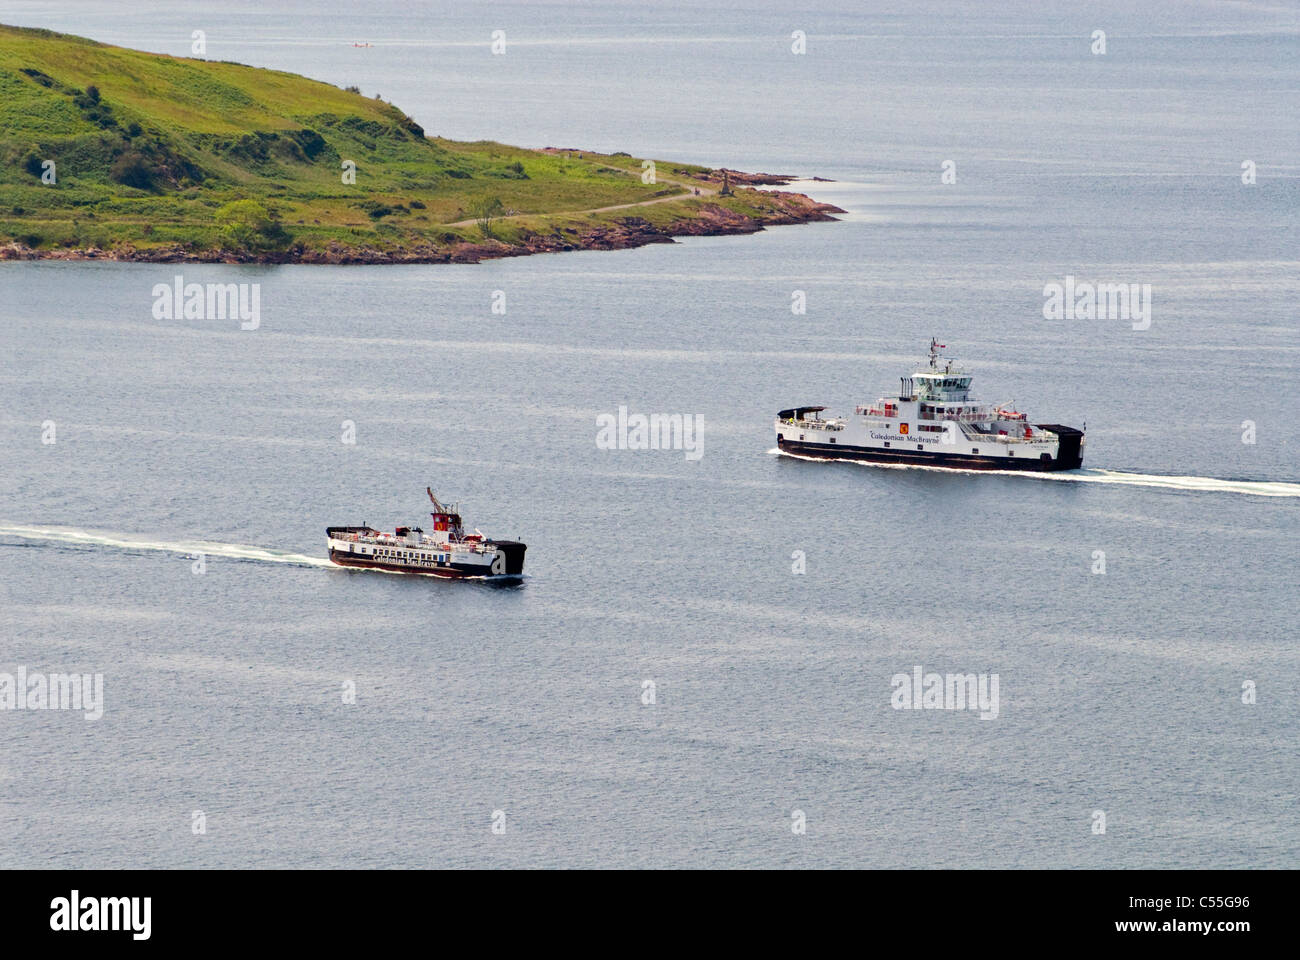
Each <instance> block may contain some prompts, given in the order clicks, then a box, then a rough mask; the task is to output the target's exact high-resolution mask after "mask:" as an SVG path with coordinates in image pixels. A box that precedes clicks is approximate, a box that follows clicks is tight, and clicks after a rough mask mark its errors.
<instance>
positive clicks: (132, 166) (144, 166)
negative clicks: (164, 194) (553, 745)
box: [108, 150, 153, 190]
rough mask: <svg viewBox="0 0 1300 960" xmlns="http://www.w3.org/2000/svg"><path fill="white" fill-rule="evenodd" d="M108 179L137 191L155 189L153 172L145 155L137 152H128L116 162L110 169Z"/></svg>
mask: <svg viewBox="0 0 1300 960" xmlns="http://www.w3.org/2000/svg"><path fill="white" fill-rule="evenodd" d="M108 177H109V179H110V180H113V181H115V182H117V183H120V184H122V185H123V186H126V187H135V188H136V189H137V190H152V189H153V171H152V170H151V169H150V168H149V163H148V161H147V160H145V158H144V155H143V154H141V153H138V152H137V151H135V150H128V151H127V152H126V153H124V154H122V155H121V156H120V157H118V158H117V159H116V160H114V161H113V165H112V166H111V167H109V169H108Z"/></svg>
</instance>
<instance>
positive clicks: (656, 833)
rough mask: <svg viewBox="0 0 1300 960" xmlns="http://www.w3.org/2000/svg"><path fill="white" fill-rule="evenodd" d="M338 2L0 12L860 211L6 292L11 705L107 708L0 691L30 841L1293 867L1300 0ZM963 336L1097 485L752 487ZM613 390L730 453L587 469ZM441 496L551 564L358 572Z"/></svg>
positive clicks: (425, 859) (11, 806)
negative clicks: (952, 703)
mask: <svg viewBox="0 0 1300 960" xmlns="http://www.w3.org/2000/svg"><path fill="white" fill-rule="evenodd" d="M330 9H331V8H330V6H329V5H325V4H319V3H309V2H306V0H290V2H283V3H274V4H268V3H251V2H246V0H240V2H225V3H220V4H217V3H210V4H201V3H194V4H173V3H164V2H130V3H119V4H102V3H91V2H66V0H41V2H39V3H37V2H32V0H6V2H5V3H4V4H3V7H2V8H0V21H2V22H8V23H17V24H23V25H31V26H42V27H49V28H52V29H56V30H62V31H68V32H73V33H78V34H82V35H86V36H90V37H92V38H94V39H97V40H101V41H105V42H110V43H116V44H122V45H127V46H132V47H138V48H143V49H147V50H153V51H159V52H167V53H173V54H177V55H188V53H189V50H190V45H191V35H192V33H193V31H195V30H203V31H204V34H205V37H206V42H207V56H208V57H209V58H211V59H226V60H236V61H240V62H243V63H249V64H254V65H257V66H265V67H274V68H278V69H283V70H289V71H294V72H298V73H303V74H307V75H309V76H313V77H317V78H320V79H323V80H327V81H330V82H333V83H337V84H340V85H347V84H357V85H358V86H360V88H361V89H362V91H363V92H364V93H366V94H375V93H378V94H380V95H382V96H383V97H384V98H385V99H387V100H391V101H392V102H394V103H396V104H397V105H399V106H400V107H401V108H402V109H404V110H405V111H406V112H408V113H409V114H411V115H412V116H413V117H414V118H415V119H416V120H417V121H418V122H419V123H421V124H422V125H423V126H424V127H425V128H426V130H428V131H429V132H430V133H436V134H438V135H442V136H448V137H453V138H457V139H495V140H500V141H504V142H507V143H516V144H521V145H526V146H535V147H543V146H548V145H551V146H566V147H577V148H587V149H596V150H603V151H613V150H626V151H628V152H630V153H632V154H633V155H635V156H649V157H656V158H661V159H665V160H670V161H671V160H679V161H691V162H695V163H703V164H709V165H726V166H730V167H733V168H737V169H742V170H763V171H770V172H776V173H789V174H796V175H799V176H800V177H806V178H811V177H822V178H827V180H829V181H831V182H811V181H809V182H806V183H802V184H800V185H799V186H798V189H803V190H806V191H807V192H809V193H810V194H811V195H812V196H814V197H816V198H818V199H821V200H825V201H828V202H831V203H835V204H837V205H839V206H841V207H843V208H844V209H845V210H847V211H848V213H847V214H846V215H845V216H843V217H842V218H841V219H840V220H839V221H838V222H834V223H822V224H813V225H803V226H788V227H779V228H773V229H770V230H767V231H765V232H762V233H760V234H757V235H754V236H749V237H725V238H698V239H687V240H683V241H681V242H679V243H676V244H671V245H658V246H652V247H647V248H643V249H639V250H629V251H619V252H589V253H565V254H557V255H545V256H536V257H527V258H520V259H514V260H506V261H495V262H485V263H481V264H477V265H460V266H404V267H393V266H388V267H357V266H349V267H324V266H285V267H236V266H219V265H211V266H189V265H186V266H184V267H183V268H181V267H176V266H172V265H148V264H117V263H105V262H30V263H4V264H0V335H2V338H3V339H2V341H0V343H2V345H3V354H2V356H3V367H2V369H0V609H2V611H3V615H2V616H0V674H4V673H8V674H15V673H16V671H18V670H19V669H20V668H21V669H25V670H26V671H28V672H29V673H33V672H44V673H49V672H60V671H76V672H81V673H86V674H92V675H93V674H102V676H103V683H104V703H103V715H102V717H101V718H100V719H98V720H93V721H88V720H86V719H85V718H84V716H83V715H82V714H81V713H78V712H74V711H70V710H44V711H40V710H30V709H27V710H0V850H3V851H4V854H3V857H0V865H3V866H9V867H43V866H51V867H52V866H62V867H254V866H256V867H441V866H451V867H471V866H491V867H705V866H707V867H909V868H910V867H1126V868H1129V867H1289V866H1295V865H1296V863H1297V855H1298V854H1300V821H1298V818H1297V809H1298V808H1300V807H1298V800H1297V791H1298V789H1300V721H1298V719H1297V704H1298V703H1300V648H1298V645H1297V636H1296V620H1297V616H1296V603H1297V599H1296V598H1297V593H1298V591H1297V535H1298V534H1300V463H1298V462H1297V461H1298V460H1300V404H1298V403H1297V401H1296V390H1297V388H1298V387H1300V378H1298V376H1297V374H1298V372H1300V323H1298V321H1297V311H1296V304H1297V302H1298V300H1300V269H1298V268H1300V255H1298V254H1297V251H1298V250H1300V245H1298V243H1297V241H1298V239H1300V237H1298V235H1297V220H1298V215H1297V211H1298V210H1300V161H1298V159H1297V158H1298V157H1300V123H1298V122H1297V117H1300V97H1298V96H1297V91H1298V89H1300V69H1298V68H1300V12H1298V11H1297V8H1296V6H1295V5H1293V4H1283V3H1277V4H1267V3H1233V4H1216V3H1197V2H1188V3H1173V2H1167V0H1162V2H1156V3H1151V4H1146V3H1143V4H1132V3H1129V2H1123V3H1121V2H1116V0H1108V2H1102V3H1092V4H1076V3H1069V2H1050V3H1040V2H1013V3H998V4H991V3H983V2H960V3H937V2H916V0H891V2H887V3H877V2H868V3H847V2H845V3H839V4H835V3H828V2H824V0H818V2H814V3H811V4H808V5H805V6H802V7H800V8H798V9H796V8H795V7H793V6H791V5H790V4H788V3H784V2H755V0H743V2H740V3H736V4H722V5H720V4H713V3H699V4H687V3H683V2H681V0H669V2H667V3H654V4H646V3H642V2H639V0H637V2H631V0H627V2H595V3H568V2H547V3H532V2H528V3H525V2H514V3H493V4H463V3H436V4H435V3H430V4H423V3H421V4H412V3H397V2H392V0H372V2H369V3H366V4H361V5H357V4H338V5H336V10H337V12H333V13H331V12H328V11H329V10H330ZM497 30H500V31H504V35H505V44H506V46H505V52H504V54H496V55H494V54H493V53H492V52H491V49H490V43H491V39H492V33H493V31H497ZM1098 30H1100V31H1103V32H1104V33H1105V45H1106V46H1105V52H1104V53H1095V52H1093V51H1094V48H1095V46H1096V40H1095V39H1094V31H1098ZM796 31H803V35H804V38H805V43H806V50H805V52H803V53H796V52H794V50H793V49H792V47H794V46H795V45H796V44H797V43H798V40H797V39H796V38H794V37H793V36H792V35H793V34H794V33H795V32H796ZM354 43H369V44H371V46H368V47H366V46H360V47H357V46H353V44H354ZM107 86H108V85H104V92H105V95H106V96H108V95H109V90H108V89H107ZM1243 165H1246V166H1245V167H1244V166H1243ZM1252 170H1253V172H1254V175H1253V177H1252V176H1250V175H1249V174H1250V171H1252ZM945 171H950V175H949V176H948V177H946V178H945V176H944V173H945ZM954 177H955V182H944V181H945V179H947V180H950V181H951V180H954ZM1244 180H1250V181H1253V182H1243V181H1244ZM178 273H180V274H183V276H184V279H185V281H187V282H200V283H206V282H234V283H257V284H260V291H261V315H260V325H259V326H258V328H257V329H255V330H244V329H241V328H240V325H239V323H238V322H236V321H230V320H184V319H181V320H165V319H162V320H160V319H156V318H155V317H154V315H153V312H152V310H151V307H152V305H153V296H152V289H153V287H154V285H155V284H158V283H171V282H172V280H173V277H174V276H175V275H176V274H178ZM1067 276H1073V277H1075V278H1076V279H1077V280H1078V281H1088V282H1104V283H1136V284H1140V285H1141V284H1149V285H1150V290H1151V300H1150V303H1151V316H1150V324H1149V327H1148V328H1147V329H1134V324H1133V323H1131V322H1130V321H1129V320H1126V319H1117V318H1110V319H1081V318H1080V319H1071V320H1065V319H1062V320H1047V319H1045V318H1044V315H1043V306H1044V287H1045V285H1047V284H1050V283H1053V282H1064V280H1065V278H1066V277H1067ZM498 291H500V292H501V293H500V295H498V293H497V292H498ZM800 291H801V292H802V294H803V297H802V299H803V300H805V301H806V312H804V313H795V312H794V311H793V310H792V305H796V304H797V301H798V300H799V299H800V298H799V297H798V296H797V292H800ZM494 303H495V304H498V305H500V304H502V303H503V304H504V307H505V309H504V312H501V311H500V309H498V310H497V311H496V312H494V311H493V305H494ZM1139 325H1140V324H1139ZM931 336H936V337H938V338H939V339H940V341H941V342H943V343H945V344H947V347H948V351H947V352H948V353H951V354H953V355H955V356H956V357H957V358H958V359H959V360H960V361H961V363H962V364H963V365H964V366H965V367H966V368H967V369H968V370H969V371H970V372H971V373H972V374H973V375H974V377H975V380H974V388H975V393H976V395H977V396H978V397H980V398H981V399H986V400H991V401H1003V400H1014V401H1015V403H1016V405H1017V406H1018V408H1019V409H1021V410H1025V411H1027V412H1028V414H1029V416H1030V419H1031V420H1032V421H1035V422H1049V423H1065V424H1071V425H1075V426H1083V425H1084V424H1085V423H1086V425H1087V432H1088V443H1087V448H1086V454H1085V463H1084V470H1083V471H1081V472H1080V473H1078V474H1067V475H1056V476H1052V477H1034V476H1023V475H1022V476H1008V475H978V474H971V473H963V472H944V471H936V470H924V469H886V468H879V467H870V466H862V465H854V464H833V463H817V462H809V461H804V460H797V459H791V458H786V457H782V456H778V455H775V454H774V453H773V447H774V443H773V435H772V417H773V415H774V413H775V412H776V410H778V409H779V408H781V407H784V406H791V405H794V404H801V403H803V404H807V403H824V404H827V405H829V406H831V407H832V408H833V409H836V410H851V409H852V407H853V406H855V405H856V404H859V403H865V402H868V401H870V400H873V399H875V398H876V397H878V396H881V395H884V394H886V393H889V392H891V391H894V390H896V389H897V387H898V377H900V376H901V375H903V374H906V373H907V372H909V370H910V369H911V368H912V366H913V365H914V364H915V363H916V362H918V361H919V360H920V359H921V357H922V356H923V354H924V351H925V348H926V346H927V345H928V343H929V339H930V337H931ZM620 406H626V407H627V408H628V409H629V411H631V412H632V413H638V412H639V413H644V414H652V413H661V414H681V415H686V416H695V415H699V416H700V417H701V418H702V423H703V425H704V430H703V444H702V448H701V449H700V454H701V455H700V456H699V457H698V459H692V458H688V456H687V455H686V451H682V450H617V449H614V450H606V449H601V448H600V447H599V446H598V445H597V443H596V433H597V425H596V419H597V417H598V416H600V415H601V414H607V413H614V412H616V411H617V410H618V408H619V407H620ZM349 423H350V424H351V427H350V428H349V426H348V424H349ZM352 431H354V433H355V443H347V442H344V438H345V434H349V433H350V432H352ZM51 440H52V441H53V442H50V441H51ZM426 486H432V487H433V489H434V490H435V492H437V493H438V494H439V495H441V496H443V497H445V498H447V499H452V500H459V501H460V502H461V504H462V506H463V509H464V512H465V514H466V517H467V520H468V522H469V524H470V525H471V526H477V527H479V528H481V529H482V530H483V531H484V532H485V533H487V534H489V535H495V536H500V537H511V538H517V539H520V540H523V541H525V542H526V543H527V544H528V554H527V566H526V572H527V574H528V577H527V579H526V580H525V582H524V583H523V584H522V585H521V586H517V587H509V588H503V587H499V586H491V585H486V584H481V583H479V584H476V583H447V582H441V581H435V580H430V579H426V578H403V577H397V576H392V575H385V574H378V573H369V572H358V571H345V570H342V569H338V568H334V567H331V566H330V565H329V564H328V562H327V561H326V560H325V540H324V529H325V527H326V526H327V525H331V524H357V523H360V522H362V521H363V520H364V521H367V522H369V523H371V524H372V525H376V526H381V527H385V528H388V529H391V528H392V526H393V525H396V524H399V523H410V522H416V523H418V522H419V521H421V519H423V518H425V509H426V506H427V503H426V500H425V496H424V488H425V487H426ZM800 569H802V571H803V572H797V571H799V570H800ZM196 571H201V572H196ZM917 667H920V668H921V669H922V670H923V672H924V673H930V672H935V673H939V674H948V673H954V674H977V675H985V676H987V677H992V676H994V675H996V677H997V679H998V690H999V702H998V709H997V715H996V717H990V718H989V719H981V716H980V714H979V713H978V712H975V711H971V710H960V709H954V710H940V709H929V710H912V709H896V708H895V703H896V696H895V685H894V684H893V683H892V678H893V677H895V675H897V674H907V675H909V676H910V675H911V673H912V672H913V670H914V669H915V668H917ZM351 691H354V695H353V694H352V693H351ZM349 701H351V702H349ZM646 701H652V702H646Z"/></svg>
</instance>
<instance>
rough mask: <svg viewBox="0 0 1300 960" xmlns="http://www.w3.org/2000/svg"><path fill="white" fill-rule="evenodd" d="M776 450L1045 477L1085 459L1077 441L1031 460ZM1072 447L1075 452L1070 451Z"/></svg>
mask: <svg viewBox="0 0 1300 960" xmlns="http://www.w3.org/2000/svg"><path fill="white" fill-rule="evenodd" d="M777 447H778V448H780V450H781V452H782V453H789V454H792V455H794V456H800V457H817V458H819V459H823V460H859V461H866V462H870V463H892V464H898V465H903V466H923V467H948V468H951V469H953V470H1023V471H1025V472H1034V473H1046V472H1051V471H1056V470H1078V469H1079V468H1080V467H1082V466H1083V457H1082V456H1081V455H1080V454H1079V452H1078V443H1077V441H1076V442H1075V443H1074V444H1073V445H1071V444H1068V443H1063V444H1062V447H1063V449H1062V450H1061V451H1060V453H1058V455H1057V456H1056V457H1052V458H1048V459H1042V458H1040V459H1037V460H1031V459H1029V458H1024V457H1022V458H1021V459H1019V460H1017V459H1016V458H1015V457H985V456H978V455H976V454H970V453H945V452H943V451H940V450H885V449H882V448H880V447H854V446H849V445H847V444H845V445H841V444H831V443H808V442H806V441H799V440H787V439H785V438H784V437H781V438H779V439H778V440H777ZM1071 447H1073V449H1071Z"/></svg>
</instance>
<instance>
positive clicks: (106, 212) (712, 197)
mask: <svg viewBox="0 0 1300 960" xmlns="http://www.w3.org/2000/svg"><path fill="white" fill-rule="evenodd" d="M793 179H795V178H794V177H791V176H785V175H780V174H764V173H758V174H755V173H743V172H740V171H736V170H728V169H724V168H717V169H712V168H708V167H703V166H698V165H693V164H683V163H673V162H670V161H663V160H655V161H651V160H643V159H641V158H637V157H633V156H630V155H629V154H626V153H622V152H615V153H593V152H591V151H587V150H582V149H577V148H556V147H546V148H543V149H540V150H534V149H527V148H522V147H513V146H509V145H506V144H501V143H495V142H492V141H476V142H472V143H471V142H460V141H454V140H447V139H445V138H442V137H436V136H428V135H426V133H425V131H424V129H423V128H422V127H421V126H420V125H419V124H417V123H416V122H415V121H414V120H412V119H411V118H410V117H408V116H407V115H406V114H404V113H403V112H402V111H401V110H399V109H398V108H397V107H395V106H393V105H392V104H390V103H387V102H385V101H384V100H382V99H381V98H380V97H379V96H378V95H375V96H371V97H367V96H364V95H362V93H361V92H360V91H359V90H358V89H357V88H356V87H349V88H347V89H340V88H338V87H335V86H332V85H330V84H326V83H322V82H320V81H315V80H310V79H307V78H305V77H301V76H297V75H295V74H290V73H284V72H281V71H276V70H268V69H263V68H259V67H249V66H245V65H242V64H236V63H229V62H218V61H209V60H197V59H186V58H178V57H171V56H166V55H162V54H152V53H144V52H141V51H136V50H128V49H126V48H122V47H113V46H109V45H106V44H101V43H96V42H95V41H92V40H87V39H84V38H81V37H74V36H70V35H67V34H58V33H53V32H51V31H48V30H36V29H27V28H17V27H8V26H3V25H0V260H36V259H49V260H114V261H143V262H152V263H329V264H351V263H371V264H379V263H474V262H477V261H480V260H485V259H492V258H498V257H513V256H525V255H528V254H534V253H556V252H561V251H566V250H619V249H627V248H631V247H639V246H644V245H646V244H650V243H671V242H673V238H674V237H681V236H720V235H729V234H747V233H755V232H757V231H759V230H762V229H764V228H765V227H768V226H776V225H786V224H797V223H810V222H815V221H826V220H834V219H835V217H834V214H837V213H843V212H844V211H843V210H841V209H839V208H838V207H835V206H832V205H830V204H826V203H819V202H817V201H815V200H813V199H811V198H810V197H808V196H806V195H804V194H802V193H794V192H789V191H780V190H773V189H770V188H771V187H780V186H784V185H786V184H788V183H789V182H790V181H792V180H793ZM760 188H765V189H760Z"/></svg>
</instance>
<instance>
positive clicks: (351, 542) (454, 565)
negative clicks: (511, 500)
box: [325, 487, 528, 580]
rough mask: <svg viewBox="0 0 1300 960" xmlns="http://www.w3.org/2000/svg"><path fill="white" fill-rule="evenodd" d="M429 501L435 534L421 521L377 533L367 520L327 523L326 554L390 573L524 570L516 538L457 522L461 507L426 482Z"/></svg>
mask: <svg viewBox="0 0 1300 960" xmlns="http://www.w3.org/2000/svg"><path fill="white" fill-rule="evenodd" d="M425 491H426V492H427V493H428V494H429V500H430V502H432V503H433V513H432V514H431V516H432V517H433V534H432V536H430V535H429V534H426V533H425V532H424V530H423V529H421V528H420V527H398V528H397V529H396V531H394V532H393V533H381V532H380V531H378V530H375V529H373V528H371V527H369V526H366V525H364V524H363V525H362V526H360V527H326V528H325V536H326V537H327V538H328V539H329V555H330V559H331V560H332V561H334V562H335V563H337V564H339V565H340V566H343V567H369V568H372V569H375V570H388V571H391V572H393V573H418V574H424V575H426V576H432V577H444V578H447V579H464V578H466V577H483V578H490V579H493V580H518V579H521V578H522V577H523V574H524V551H525V550H527V549H528V548H527V547H526V546H525V545H524V544H522V543H519V542H517V541H514V540H489V539H488V538H486V537H485V536H483V534H481V533H479V532H478V531H477V530H475V531H474V532H473V533H470V534H467V533H465V531H464V530H463V529H462V528H461V519H460V509H459V508H458V507H457V506H456V505H455V504H450V505H444V504H443V503H441V502H440V501H439V500H438V498H437V497H435V496H434V495H433V490H432V489H430V488H428V487H426V488H425Z"/></svg>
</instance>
